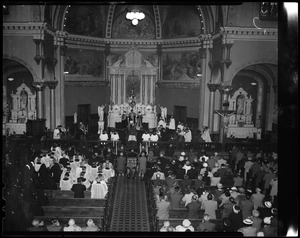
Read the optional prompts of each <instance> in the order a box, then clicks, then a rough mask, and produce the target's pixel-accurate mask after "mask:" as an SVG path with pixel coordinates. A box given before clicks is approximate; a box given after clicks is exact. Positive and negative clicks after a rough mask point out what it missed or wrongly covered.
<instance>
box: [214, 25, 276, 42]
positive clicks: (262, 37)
mask: <svg viewBox="0 0 300 238" xmlns="http://www.w3.org/2000/svg"><path fill="white" fill-rule="evenodd" d="M220 35H222V36H223V39H222V43H223V44H227V43H233V41H234V40H246V41H277V40H278V29H276V28H262V29H257V28H245V27H222V28H221V30H220V33H219V35H218V34H216V36H215V37H214V38H217V36H220Z"/></svg>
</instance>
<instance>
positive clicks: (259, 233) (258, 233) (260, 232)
mask: <svg viewBox="0 0 300 238" xmlns="http://www.w3.org/2000/svg"><path fill="white" fill-rule="evenodd" d="M256 236H265V234H264V233H263V232H262V231H259V232H257V234H256Z"/></svg>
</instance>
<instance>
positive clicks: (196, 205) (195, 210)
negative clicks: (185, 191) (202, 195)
mask: <svg viewBox="0 0 300 238" xmlns="http://www.w3.org/2000/svg"><path fill="white" fill-rule="evenodd" d="M185 207H186V208H187V209H188V210H189V214H188V217H187V218H188V219H198V218H199V209H200V207H201V203H200V202H199V201H198V196H197V195H193V197H192V201H191V202H190V203H188V204H187V205H186V206H185Z"/></svg>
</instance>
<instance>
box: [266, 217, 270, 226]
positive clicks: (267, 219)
mask: <svg viewBox="0 0 300 238" xmlns="http://www.w3.org/2000/svg"><path fill="white" fill-rule="evenodd" d="M264 223H265V224H268V225H270V224H271V217H265V218H264Z"/></svg>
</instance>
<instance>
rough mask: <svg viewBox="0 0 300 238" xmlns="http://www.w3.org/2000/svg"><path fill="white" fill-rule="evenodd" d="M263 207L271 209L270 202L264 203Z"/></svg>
mask: <svg viewBox="0 0 300 238" xmlns="http://www.w3.org/2000/svg"><path fill="white" fill-rule="evenodd" d="M264 204H265V206H266V207H267V208H271V207H272V203H271V202H269V201H265V203H264Z"/></svg>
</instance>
